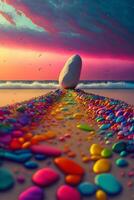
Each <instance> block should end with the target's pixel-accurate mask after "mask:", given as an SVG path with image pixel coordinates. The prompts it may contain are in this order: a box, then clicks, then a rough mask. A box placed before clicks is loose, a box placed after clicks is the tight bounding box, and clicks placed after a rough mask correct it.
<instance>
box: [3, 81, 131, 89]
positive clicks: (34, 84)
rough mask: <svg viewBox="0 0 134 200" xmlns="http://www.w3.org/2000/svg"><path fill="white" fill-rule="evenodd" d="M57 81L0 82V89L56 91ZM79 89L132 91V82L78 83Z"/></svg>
mask: <svg viewBox="0 0 134 200" xmlns="http://www.w3.org/2000/svg"><path fill="white" fill-rule="evenodd" d="M58 87H59V84H58V82H57V81H0V89H57V88H58ZM77 88H80V89H134V81H130V82H129V81H119V82H115V81H101V82H100V81H96V82H95V81H80V83H79V84H78V86H77Z"/></svg>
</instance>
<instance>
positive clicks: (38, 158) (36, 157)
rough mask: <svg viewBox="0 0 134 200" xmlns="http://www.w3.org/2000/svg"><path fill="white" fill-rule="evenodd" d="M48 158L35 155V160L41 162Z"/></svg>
mask: <svg viewBox="0 0 134 200" xmlns="http://www.w3.org/2000/svg"><path fill="white" fill-rule="evenodd" d="M47 158H48V157H47V156H45V155H43V154H36V155H35V159H36V160H39V161H41V160H46V159H47Z"/></svg>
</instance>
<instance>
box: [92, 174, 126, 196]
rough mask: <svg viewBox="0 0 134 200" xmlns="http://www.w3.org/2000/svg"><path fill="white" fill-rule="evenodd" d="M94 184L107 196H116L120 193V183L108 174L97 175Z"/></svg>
mask: <svg viewBox="0 0 134 200" xmlns="http://www.w3.org/2000/svg"><path fill="white" fill-rule="evenodd" d="M95 183H96V184H97V185H98V186H99V187H100V188H101V189H102V190H104V191H105V192H106V193H107V194H109V195H117V194H119V193H120V192H121V191H122V185H121V183H120V182H119V181H118V180H117V179H116V177H115V176H113V175H112V174H110V173H103V174H99V175H97V176H96V177H95Z"/></svg>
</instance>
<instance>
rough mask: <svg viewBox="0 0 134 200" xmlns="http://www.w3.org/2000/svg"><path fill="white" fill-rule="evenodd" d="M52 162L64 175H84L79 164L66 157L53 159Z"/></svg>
mask: <svg viewBox="0 0 134 200" xmlns="http://www.w3.org/2000/svg"><path fill="white" fill-rule="evenodd" d="M54 162H55V164H56V165H57V166H58V167H59V168H60V170H62V171H63V172H64V173H65V174H74V175H83V174H84V169H83V168H82V167H81V166H80V165H79V164H77V163H76V162H75V161H73V160H70V159H68V158H66V157H59V158H55V160H54Z"/></svg>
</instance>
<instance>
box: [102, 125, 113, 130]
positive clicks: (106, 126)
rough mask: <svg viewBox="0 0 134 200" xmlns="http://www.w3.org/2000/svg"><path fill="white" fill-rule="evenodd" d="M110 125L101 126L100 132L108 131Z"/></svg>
mask: <svg viewBox="0 0 134 200" xmlns="http://www.w3.org/2000/svg"><path fill="white" fill-rule="evenodd" d="M110 126H111V125H110V124H102V125H101V126H100V130H106V129H108V128H110Z"/></svg>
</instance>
